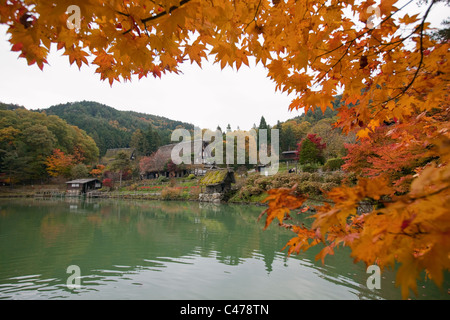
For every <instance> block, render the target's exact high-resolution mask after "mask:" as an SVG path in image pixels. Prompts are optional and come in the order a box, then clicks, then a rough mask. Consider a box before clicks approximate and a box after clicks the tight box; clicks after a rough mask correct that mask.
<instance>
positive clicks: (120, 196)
mask: <svg viewBox="0 0 450 320" xmlns="http://www.w3.org/2000/svg"><path fill="white" fill-rule="evenodd" d="M20 198H28V199H32V198H33V199H80V200H81V199H119V200H144V201H145V200H147V201H190V202H199V203H214V202H209V201H200V200H199V199H198V198H197V199H193V198H168V199H167V198H162V197H161V194H160V193H158V194H156V193H155V194H154V195H152V194H149V193H146V194H129V193H126V194H120V192H119V193H118V192H101V195H100V196H95V197H88V196H86V195H85V194H84V195H79V196H67V195H66V194H60V195H54V196H38V195H36V194H35V193H29V192H20V191H18V190H16V191H15V192H11V193H2V192H0V199H5V200H7V199H20ZM216 204H242V205H256V206H261V207H266V206H267V204H265V203H262V202H260V201H220V202H218V203H216Z"/></svg>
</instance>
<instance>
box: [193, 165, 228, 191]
mask: <svg viewBox="0 0 450 320" xmlns="http://www.w3.org/2000/svg"><path fill="white" fill-rule="evenodd" d="M232 183H236V179H235V177H234V172H233V171H232V170H228V169H219V170H211V171H208V172H207V173H206V174H205V175H204V176H203V178H201V179H200V181H199V184H200V185H202V186H206V191H205V193H207V194H213V193H225V192H227V191H229V190H231V184H232Z"/></svg>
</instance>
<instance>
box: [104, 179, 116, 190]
mask: <svg viewBox="0 0 450 320" xmlns="http://www.w3.org/2000/svg"><path fill="white" fill-rule="evenodd" d="M102 185H103V187H104V188H109V189H111V188H112V187H113V186H114V183H113V181H112V179H109V178H106V179H103V181H102Z"/></svg>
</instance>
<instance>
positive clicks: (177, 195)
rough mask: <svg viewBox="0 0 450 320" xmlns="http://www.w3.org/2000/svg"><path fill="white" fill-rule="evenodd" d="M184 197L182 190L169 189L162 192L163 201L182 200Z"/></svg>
mask: <svg viewBox="0 0 450 320" xmlns="http://www.w3.org/2000/svg"><path fill="white" fill-rule="evenodd" d="M182 197H183V191H182V190H181V189H180V188H172V187H167V188H164V189H163V190H162V191H161V199H163V200H174V199H181V198H182Z"/></svg>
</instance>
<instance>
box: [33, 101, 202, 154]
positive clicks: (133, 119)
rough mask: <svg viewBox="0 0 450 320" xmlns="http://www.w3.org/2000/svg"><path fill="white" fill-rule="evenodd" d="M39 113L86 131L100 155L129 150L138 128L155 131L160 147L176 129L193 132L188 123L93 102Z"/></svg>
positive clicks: (53, 107)
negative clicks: (150, 127) (55, 117)
mask: <svg viewBox="0 0 450 320" xmlns="http://www.w3.org/2000/svg"><path fill="white" fill-rule="evenodd" d="M39 112H45V113H46V114H47V115H56V116H58V117H60V118H62V119H64V120H66V121H67V123H69V124H71V125H74V126H77V127H79V128H80V129H83V130H84V131H86V133H87V134H88V135H90V136H91V137H92V138H93V139H94V141H95V142H96V144H97V146H98V148H99V150H100V156H102V155H104V154H105V153H106V150H107V149H111V148H126V147H129V145H130V140H131V136H132V134H133V133H134V132H135V131H136V130H137V129H141V130H143V131H146V130H147V129H148V126H149V125H152V127H153V128H154V129H155V130H156V131H157V132H158V134H159V136H160V139H161V144H169V143H170V136H171V134H172V131H173V130H174V129H176V128H185V129H188V130H193V129H194V125H193V124H190V123H185V122H181V121H176V120H171V119H168V118H165V117H160V116H155V115H150V114H146V113H139V112H134V111H120V110H117V109H114V108H112V107H109V106H106V105H104V104H100V103H97V102H92V101H81V102H71V103H65V104H59V105H55V106H51V107H49V108H47V109H41V110H39Z"/></svg>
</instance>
